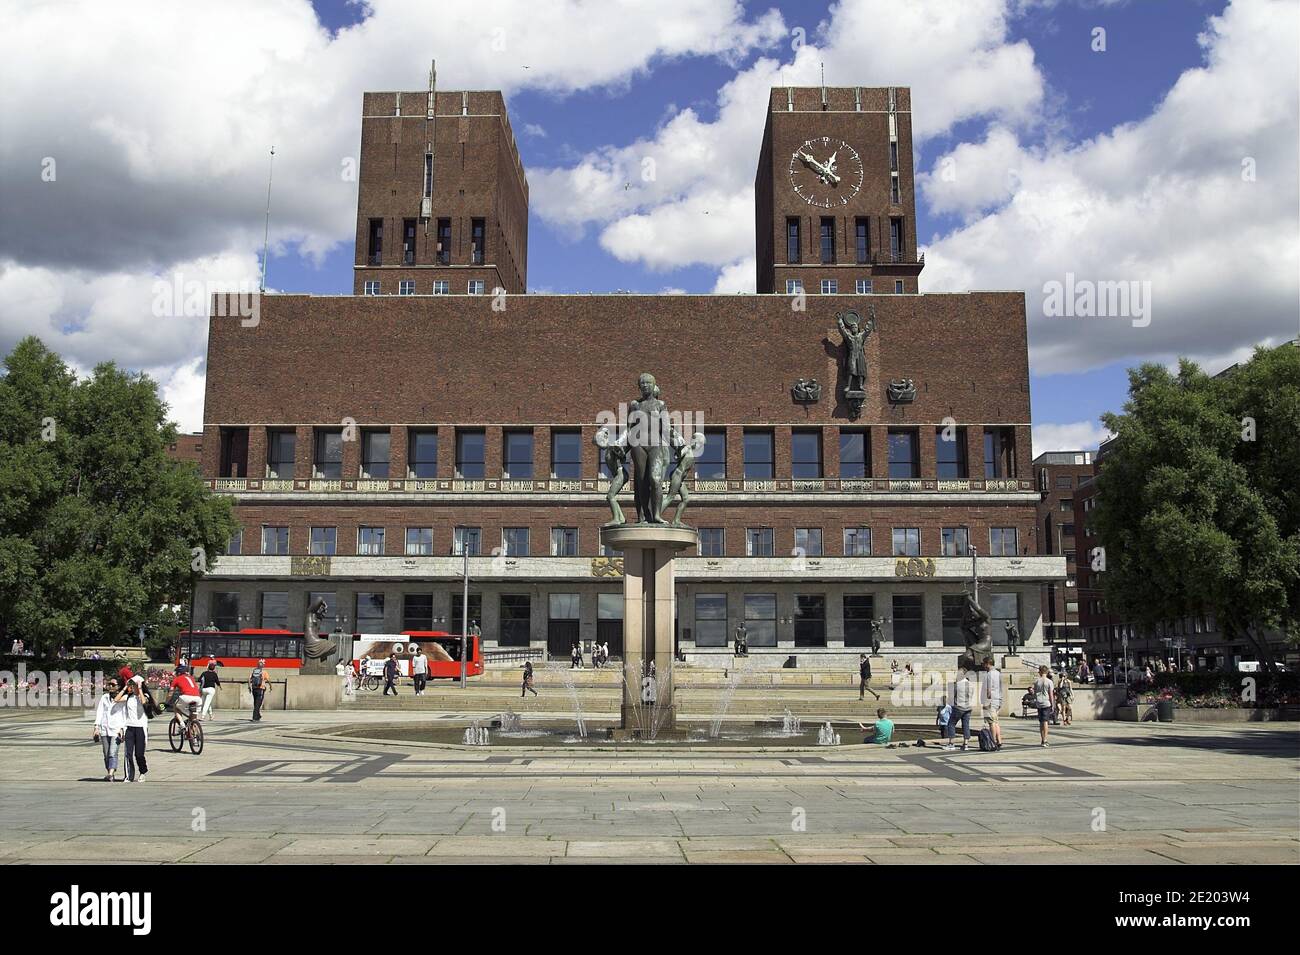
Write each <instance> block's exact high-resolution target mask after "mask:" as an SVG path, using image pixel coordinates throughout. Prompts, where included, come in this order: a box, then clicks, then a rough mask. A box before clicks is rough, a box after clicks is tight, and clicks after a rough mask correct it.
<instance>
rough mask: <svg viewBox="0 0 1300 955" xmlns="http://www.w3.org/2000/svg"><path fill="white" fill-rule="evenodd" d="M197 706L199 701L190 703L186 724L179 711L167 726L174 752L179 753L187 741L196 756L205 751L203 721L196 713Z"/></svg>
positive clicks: (168, 736)
mask: <svg viewBox="0 0 1300 955" xmlns="http://www.w3.org/2000/svg"><path fill="white" fill-rule="evenodd" d="M197 707H198V704H197V703H191V704H190V714H189V716H188V717H187V718H186V720H185V725H184V726H182V725H181V717H180V714H179V713H174V714H173V715H172V721H171V725H170V726H168V727H167V742H169V743H170V744H171V747H172V752H173V753H179V752H180V751H181V749H182V748H183V747H184V746H185V744H186V743H189V747H190V752H191V753H193V754H194V755H195V756H198V755H199V754H200V753H202V752H203V723H202V721H200V720H199V718H198V715H197V713H196V710H197Z"/></svg>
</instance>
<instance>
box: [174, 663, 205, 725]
mask: <svg viewBox="0 0 1300 955" xmlns="http://www.w3.org/2000/svg"><path fill="white" fill-rule="evenodd" d="M171 688H172V697H173V702H172V710H173V711H174V712H175V713H176V716H177V718H178V719H180V721H181V725H182V726H184V725H185V724H186V722H187V721H188V720H189V718H190V713H189V708H190V705H191V704H196V705H197V704H198V703H200V702H201V701H202V699H203V697H202V696H201V695H200V694H199V685H198V684H197V683H195V682H194V677H192V676H190V668H189V667H188V666H179V667H177V668H176V676H174V677H172V687H171ZM195 718H196V719H197V718H198V716H197V714H196V716H195Z"/></svg>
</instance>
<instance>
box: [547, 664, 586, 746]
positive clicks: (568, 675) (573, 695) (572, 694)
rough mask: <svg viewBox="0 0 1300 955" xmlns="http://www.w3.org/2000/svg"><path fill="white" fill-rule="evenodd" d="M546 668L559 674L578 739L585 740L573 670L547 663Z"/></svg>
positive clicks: (584, 726)
mask: <svg viewBox="0 0 1300 955" xmlns="http://www.w3.org/2000/svg"><path fill="white" fill-rule="evenodd" d="M546 668H547V669H548V670H552V671H554V672H556V673H559V675H560V679H561V680H562V681H563V683H564V688H565V689H566V690H568V691H569V699H570V700H572V701H573V719H574V722H575V723H576V724H577V726H578V738H579V739H586V738H587V721H586V720H585V719H583V717H582V701H580V700H579V699H578V687H577V685H576V684H575V683H574V682H573V672H574V671H573V668H572V667H566V666H563V665H562V664H557V663H547V664H546Z"/></svg>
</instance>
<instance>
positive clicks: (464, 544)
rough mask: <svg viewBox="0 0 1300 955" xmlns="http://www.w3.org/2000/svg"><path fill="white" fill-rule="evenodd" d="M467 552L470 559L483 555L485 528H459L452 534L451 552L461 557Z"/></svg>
mask: <svg viewBox="0 0 1300 955" xmlns="http://www.w3.org/2000/svg"><path fill="white" fill-rule="evenodd" d="M466 550H468V551H469V556H470V557H478V556H479V555H480V554H482V553H483V528H481V527H457V528H456V529H455V530H454V531H453V532H452V539H451V552H452V553H453V554H455V555H456V556H457V557H460V556H463V555H464V554H465V551H466Z"/></svg>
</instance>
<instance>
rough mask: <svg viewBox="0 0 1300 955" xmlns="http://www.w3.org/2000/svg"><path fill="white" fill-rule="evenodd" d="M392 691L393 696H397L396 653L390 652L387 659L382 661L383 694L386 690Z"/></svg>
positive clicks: (386, 692)
mask: <svg viewBox="0 0 1300 955" xmlns="http://www.w3.org/2000/svg"><path fill="white" fill-rule="evenodd" d="M389 690H392V691H393V696H397V654H396V653H390V654H389V655H388V659H387V660H385V661H384V696H387V695H388V691H389Z"/></svg>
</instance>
